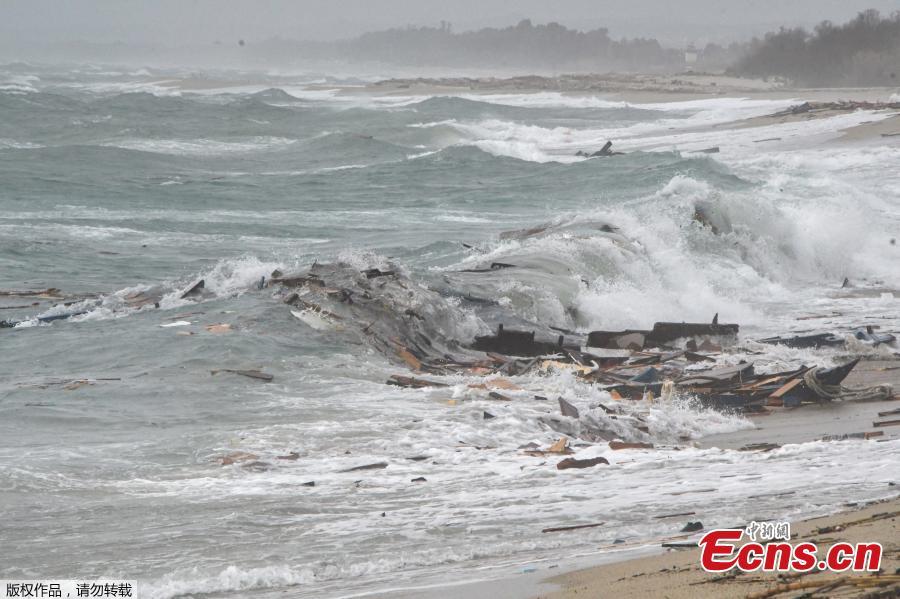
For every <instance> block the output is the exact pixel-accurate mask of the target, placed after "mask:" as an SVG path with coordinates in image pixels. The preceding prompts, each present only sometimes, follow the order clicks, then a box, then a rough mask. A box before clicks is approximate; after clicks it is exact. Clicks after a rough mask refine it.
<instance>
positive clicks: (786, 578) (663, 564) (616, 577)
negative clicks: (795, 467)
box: [535, 487, 900, 599]
mask: <svg viewBox="0 0 900 599" xmlns="http://www.w3.org/2000/svg"><path fill="white" fill-rule="evenodd" d="M894 488H896V487H891V489H894ZM898 518H900V499H897V498H896V497H895V498H894V499H890V500H887V501H875V502H873V503H872V504H870V505H865V506H852V509H848V511H846V512H842V513H839V514H835V515H833V516H827V517H824V518H813V519H810V520H805V521H802V522H794V523H792V526H791V532H792V539H791V542H792V543H795V544H796V543H799V542H801V541H811V542H814V543H816V544H817V545H818V547H819V553H820V555H822V554H824V551H825V549H826V548H828V547H830V546H832V545H833V544H835V543H837V542H841V541H844V542H850V543H862V542H873V541H877V542H879V543H881V544H882V546H883V548H884V554H883V556H884V557H883V561H882V572H881V573H878V574H835V573H828V572H813V573H810V574H806V575H801V574H799V573H790V574H782V575H777V574H774V573H738V574H734V573H730V574H725V575H721V574H710V573H708V572H705V571H704V570H703V569H702V568H701V567H700V565H699V561H700V559H699V549H670V550H667V551H666V553H663V554H661V555H655V556H651V557H644V558H640V559H635V560H630V561H627V562H619V563H615V564H608V565H604V566H600V567H597V568H592V569H588V570H580V571H577V572H572V573H568V574H564V575H562V576H558V577H555V578H552V579H550V580H549V582H551V583H554V584H558V585H560V587H561V589H560V590H558V591H554V592H549V593H540V594H538V595H536V596H535V597H536V598H540V599H566V598H572V597H637V596H644V597H668V598H670V599H677V598H693V597H711V598H712V597H721V598H725V597H735V598H737V597H741V598H749V597H759V598H761V597H797V596H798V595H799V596H810V597H896V596H897V594H898V593H900V577H898V576H897V574H896V572H897V570H898V566H900V528H898ZM804 592H805V593H809V595H804Z"/></svg>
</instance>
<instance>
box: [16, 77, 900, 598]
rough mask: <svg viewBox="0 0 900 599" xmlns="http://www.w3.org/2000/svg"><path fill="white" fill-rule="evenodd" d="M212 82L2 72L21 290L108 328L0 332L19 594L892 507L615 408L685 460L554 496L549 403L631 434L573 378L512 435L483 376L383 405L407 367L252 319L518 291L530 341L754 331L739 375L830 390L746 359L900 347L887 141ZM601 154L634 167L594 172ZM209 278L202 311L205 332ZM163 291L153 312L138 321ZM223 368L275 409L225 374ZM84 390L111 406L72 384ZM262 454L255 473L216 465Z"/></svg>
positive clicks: (464, 324) (713, 104) (636, 111)
mask: <svg viewBox="0 0 900 599" xmlns="http://www.w3.org/2000/svg"><path fill="white" fill-rule="evenodd" d="M201 75H202V74H201ZM197 77H198V74H197V73H188V72H181V71H175V70H171V71H162V70H148V69H140V70H130V69H116V68H110V67H99V66H68V67H51V66H40V65H29V64H9V65H4V66H2V67H0V289H23V288H31V289H43V288H47V287H55V288H58V289H60V290H62V291H63V292H64V293H66V294H70V295H80V294H83V295H88V296H90V297H89V298H88V299H85V300H78V299H77V298H76V299H75V300H73V301H74V302H75V303H73V304H72V305H69V306H57V307H52V304H53V302H47V301H41V302H40V303H39V304H38V305H37V306H32V305H31V302H32V301H35V300H32V299H31V298H29V299H26V300H23V301H21V302H20V301H18V298H17V299H16V300H15V301H12V300H10V301H9V302H7V303H6V304H4V305H14V304H16V305H18V304H25V306H24V307H22V308H17V309H11V310H3V313H2V314H0V319H3V320H9V321H11V322H15V323H17V325H16V326H15V328H6V329H0V358H2V359H0V578H46V579H54V578H56V579H59V578H79V579H91V578H101V577H108V578H116V579H135V580H138V582H139V584H140V586H141V589H142V592H143V593H145V595H142V596H148V597H159V598H170V597H181V596H215V597H244V596H254V597H268V596H273V597H275V596H279V597H280V596H284V593H285V592H289V593H290V594H291V595H292V596H309V597H328V596H342V595H349V594H354V593H360V592H365V591H372V590H377V589H382V588H392V587H398V586H404V585H413V584H415V583H416V581H421V580H424V579H428V580H446V581H452V580H459V579H460V578H477V577H490V576H492V575H496V573H508V572H513V571H517V570H516V569H515V568H517V567H519V566H517V565H518V564H525V563H536V564H545V565H546V564H553V563H558V561H559V560H562V559H565V558H566V557H567V556H574V555H577V554H584V553H589V552H592V551H598V550H602V549H603V548H609V547H612V546H613V543H614V542H618V541H619V540H621V541H625V542H626V543H629V544H640V543H641V542H644V541H649V540H652V539H657V538H660V537H665V536H667V535H672V534H677V532H678V530H679V528H680V526H681V525H682V524H683V522H681V521H680V520H676V521H674V522H673V521H672V520H667V519H655V518H653V516H656V515H661V514H666V513H677V512H688V511H696V512H697V513H698V514H701V513H702V519H703V523H704V525H705V526H706V527H707V528H709V527H713V526H727V525H733V524H735V523H739V522H741V521H744V520H746V519H751V518H755V519H760V518H766V517H771V518H776V517H778V518H793V517H801V516H807V515H811V514H813V513H824V512H828V511H831V510H834V509H836V508H838V507H839V506H841V505H842V504H843V503H846V502H848V501H858V500H863V499H870V498H877V497H881V496H884V495H885V494H886V493H888V489H887V482H888V481H891V480H895V479H896V475H897V470H896V460H895V457H896V456H895V454H896V443H895V442H889V443H875V442H870V443H821V442H816V443H807V444H802V445H789V446H785V447H783V448H781V449H777V450H774V451H771V452H768V453H753V452H735V451H727V450H720V449H698V448H696V447H692V445H691V443H692V441H693V440H697V439H700V438H702V437H703V436H704V435H708V434H712V433H722V432H728V431H736V430H740V429H743V428H749V427H753V426H754V425H753V423H751V422H750V421H748V420H747V419H745V418H742V417H740V416H729V415H723V414H719V413H715V412H709V411H703V410H700V409H697V408H696V407H692V406H690V405H689V404H685V403H681V402H675V403H672V404H669V405H666V404H645V403H643V402H637V403H635V404H634V405H627V406H622V409H623V410H624V411H625V415H624V416H623V417H622V418H623V419H624V420H625V421H627V420H628V415H629V414H631V413H634V414H640V415H641V417H642V418H643V419H644V421H645V422H646V423H647V426H648V428H649V433H648V434H647V438H648V439H649V440H652V441H654V442H655V443H657V445H659V446H660V447H661V449H658V450H654V451H628V452H613V451H611V450H609V448H607V447H606V446H605V445H584V446H578V447H576V450H577V457H583V458H587V457H596V456H603V457H606V458H607V459H608V460H609V461H610V462H611V464H610V466H609V467H602V468H599V467H598V468H595V469H590V470H585V471H581V470H576V471H572V470H569V471H558V470H556V468H555V467H554V461H553V460H550V459H542V458H535V457H531V456H527V455H524V453H523V452H522V450H521V449H519V448H520V447H521V446H522V445H525V444H527V443H536V444H538V445H540V446H542V447H546V446H549V445H550V444H551V443H553V442H554V441H555V440H556V439H557V438H558V436H559V434H558V433H556V432H554V431H553V430H551V429H550V428H548V427H547V426H546V425H545V424H543V421H542V417H543V416H546V415H547V414H549V413H551V412H554V413H555V406H554V405H551V404H554V403H555V402H536V401H534V400H533V399H532V398H533V396H534V395H535V394H540V395H543V396H547V397H550V398H551V399H555V398H556V397H563V398H565V399H566V400H567V401H569V402H570V403H572V404H574V405H575V406H576V407H578V408H579V410H581V411H582V412H583V413H584V414H591V415H593V416H594V417H596V418H598V419H603V418H606V420H605V421H604V422H605V423H606V424H607V425H608V426H609V427H611V428H613V429H615V427H616V426H625V425H624V424H621V423H619V424H616V422H615V421H613V420H611V419H609V418H607V417H606V415H605V413H604V412H602V411H601V410H600V409H598V407H597V406H598V404H600V403H609V402H611V401H612V400H611V398H610V397H609V395H608V394H607V393H605V392H602V391H600V390H598V389H596V388H593V387H590V386H586V385H584V384H582V383H580V382H579V381H577V380H576V379H575V378H574V377H573V376H571V374H567V373H565V372H563V373H551V374H543V375H539V374H529V375H525V376H522V377H514V378H513V381H514V382H515V383H516V384H517V385H518V386H520V387H522V389H523V390H522V391H510V392H508V394H509V395H510V396H511V397H513V398H514V401H512V402H509V403H504V404H503V405H498V403H497V402H489V401H486V400H485V399H484V395H483V394H481V395H479V394H478V393H477V392H474V391H473V390H472V389H470V388H469V387H468V385H469V384H470V383H473V382H476V381H477V379H476V377H465V376H461V375H460V376H456V377H445V380H444V382H445V383H447V384H448V385H450V386H449V387H446V388H433V389H425V390H407V389H398V388H396V387H390V386H387V385H385V384H384V381H385V380H386V379H387V377H388V376H389V375H390V374H395V373H398V372H401V373H402V372H403V370H402V369H401V368H399V367H398V366H397V365H396V364H394V363H392V362H390V361H388V359H387V358H385V357H384V356H382V355H380V354H378V353H377V352H375V351H374V350H373V349H372V348H370V347H367V346H363V345H359V344H354V343H349V342H348V340H347V339H346V338H345V337H344V336H342V335H341V334H340V331H329V330H325V331H321V330H316V329H314V328H311V327H309V326H307V325H306V324H304V323H303V322H301V321H299V320H297V319H295V318H293V317H292V316H291V314H290V311H289V309H288V308H287V307H286V306H285V305H284V304H282V303H281V301H280V298H279V297H276V296H275V294H274V290H273V289H272V288H268V287H264V288H262V289H260V288H258V285H257V283H258V282H259V281H260V279H261V278H262V277H266V278H268V277H270V275H271V273H272V272H273V271H274V270H276V269H279V270H281V271H283V272H289V271H292V270H302V269H303V268H306V267H308V266H310V265H311V264H313V263H314V262H315V261H319V262H329V261H336V260H340V261H344V262H347V263H349V264H352V265H354V266H356V267H359V268H368V267H381V266H384V265H392V267H395V268H398V269H400V270H401V271H402V272H403V273H404V274H405V275H407V276H409V277H410V278H411V279H412V280H413V281H415V282H417V283H418V284H421V285H423V286H432V285H434V284H435V283H439V282H441V281H443V280H444V277H445V275H448V274H452V273H453V272H455V271H459V270H462V269H467V268H474V267H478V266H481V265H484V264H490V263H491V262H504V263H515V264H517V265H519V266H522V268H520V269H515V271H516V272H513V271H512V270H510V272H508V273H506V272H504V273H498V274H497V276H492V275H488V276H487V277H485V279H484V282H483V283H480V284H481V285H483V291H484V292H485V293H486V294H489V296H490V297H491V298H492V299H494V300H496V301H497V303H498V304H499V305H500V306H502V307H503V308H504V309H507V310H509V312H510V313H511V314H514V315H515V316H517V317H518V318H521V319H526V320H531V321H537V322H541V323H544V324H548V325H551V326H556V327H560V328H565V329H568V330H575V331H580V332H586V331H590V330H595V329H617V328H626V327H632V328H646V327H649V326H650V325H652V323H653V322H654V321H657V320H676V321H682V320H686V321H701V322H705V321H709V320H710V319H711V318H712V317H713V315H714V314H715V313H718V314H719V320H720V322H737V323H739V324H740V325H741V326H742V346H741V349H740V350H739V351H738V353H736V354H734V355H733V356H731V357H730V358H726V359H731V360H733V361H736V360H737V359H751V360H754V361H756V362H757V367H758V369H760V370H763V371H764V370H765V369H769V370H777V369H779V368H785V367H793V366H797V365H799V364H801V363H807V364H810V363H819V364H824V365H832V364H834V363H837V362H838V361H839V358H840V352H839V351H837V350H828V351H821V352H815V353H813V352H810V351H808V350H792V349H788V348H768V347H766V346H759V345H755V344H753V342H752V339H754V338H760V337H762V336H766V335H770V334H783V333H788V332H791V331H798V332H799V331H803V330H813V329H816V328H817V327H825V328H826V329H828V330H832V329H833V330H844V331H850V330H851V329H852V327H853V326H855V325H858V324H860V323H869V324H871V323H880V324H881V325H882V327H883V328H884V329H885V330H896V327H897V325H898V306H900V304H898V299H897V298H898V297H900V295H898V294H897V293H896V292H895V291H894V290H895V289H897V286H898V285H900V267H898V266H897V265H898V258H900V247H898V246H897V245H892V243H891V238H894V237H896V236H897V235H898V226H900V145H897V144H896V143H891V142H890V141H889V140H887V138H885V139H874V140H870V141H858V142H852V143H851V142H847V141H841V140H840V137H841V135H842V133H841V130H842V129H845V128H848V127H852V126H854V125H857V124H860V123H863V122H865V121H874V120H878V119H881V118H884V116H885V115H883V114H881V113H878V112H873V111H858V112H852V113H847V114H843V115H840V116H835V117H832V118H827V119H819V120H815V121H810V122H804V123H781V124H779V123H775V124H770V125H767V126H765V127H761V128H746V127H742V126H740V125H734V124H732V123H734V122H735V121H739V120H741V119H747V118H751V117H755V116H760V115H765V114H770V113H772V112H776V111H778V110H783V109H785V108H787V107H789V106H790V105H791V104H792V103H793V102H792V101H790V100H783V101H782V100H777V101H776V100H760V99H747V98H739V97H722V98H715V99H708V100H700V101H688V102H667V103H655V104H632V103H627V102H621V101H610V100H609V99H605V98H603V97H601V96H596V95H583V94H582V95H565V94H559V93H537V94H526V93H522V94H514V93H508V92H507V93H502V94H479V95H474V94H459V95H454V96H447V95H435V94H427V93H421V94H416V93H413V92H409V93H404V94H402V95H397V94H396V93H393V94H390V93H381V94H378V93H375V92H370V91H363V90H360V89H352V88H351V89H349V90H348V89H347V84H348V83H350V84H354V85H355V84H358V83H359V81H358V80H355V79H354V80H352V81H339V80H333V79H320V78H316V77H313V76H309V75H291V76H288V75H278V76H275V75H268V76H267V75H265V74H260V73H254V74H252V76H251V74H247V73H238V72H225V73H215V74H214V75H210V78H211V79H214V80H217V81H220V82H222V81H224V83H221V84H220V85H218V86H216V85H208V86H205V88H204V89H203V90H199V91H191V89H196V86H194V87H191V86H184V85H182V84H181V83H182V82H183V81H185V80H186V79H188V78H190V79H192V80H196V78H197ZM201 78H202V76H201ZM226 83H227V84H226ZM775 138H777V139H775ZM763 139H769V140H771V141H765V142H761V141H760V140H763ZM607 140H612V141H614V147H613V149H614V150H618V151H622V152H626V154H625V155H621V156H614V157H610V158H600V159H584V158H581V157H577V156H576V155H575V154H576V152H577V151H579V150H583V151H589V152H590V151H594V150H596V149H599V147H601V146H602V145H603V144H604V143H605V142H606V141H607ZM712 146H718V147H719V148H720V152H719V153H715V154H707V153H702V152H700V150H703V149H706V148H709V147H712ZM698 208H699V209H700V210H701V211H702V212H703V214H704V215H705V218H706V220H707V225H703V224H701V223H699V222H698V221H697V219H696V218H695V214H696V212H697V210H698ZM604 226H605V229H604ZM533 227H543V232H542V233H540V234H535V235H530V236H529V235H519V236H516V235H513V236H509V235H505V236H502V235H501V234H502V233H503V232H504V231H510V230H524V229H529V228H533ZM604 230H605V231H606V232H603V233H601V231H604ZM844 277H849V278H850V279H851V281H852V282H853V284H854V287H852V288H849V289H841V282H842V280H843V279H844ZM199 279H203V280H204V281H205V290H206V294H205V295H204V296H203V297H202V298H201V299H200V300H199V301H198V300H195V299H182V298H181V294H182V293H183V291H184V290H185V289H187V288H189V287H190V286H191V285H192V284H193V283H195V282H196V281H198V280H199ZM151 288H163V289H164V290H165V292H164V294H163V297H162V299H161V301H160V302H159V304H160V305H159V308H158V309H156V308H154V307H153V306H145V307H143V308H140V309H138V308H134V307H130V306H129V303H128V302H127V301H126V298H127V297H128V296H129V295H130V294H135V293H139V292H141V291H145V290H148V289H151ZM73 312H80V314H79V315H77V316H74V317H72V318H69V319H64V320H58V321H54V322H47V323H42V322H40V321H39V320H38V317H40V316H50V315H53V314H65V313H73ZM810 315H812V316H820V318H819V319H818V320H814V321H808V320H797V318H798V317H801V318H804V317H807V316H810ZM173 322H187V323H189V324H187V325H184V326H177V327H163V326H161V325H164V324H170V323H173ZM213 324H228V325H230V327H231V330H230V331H225V332H224V333H218V334H217V333H213V332H210V331H208V330H207V329H206V327H207V326H208V325H213ZM448 326H451V327H452V331H450V333H452V335H453V336H456V337H458V338H462V340H463V341H466V340H469V339H471V337H473V336H474V335H475V334H481V333H485V332H487V330H488V327H487V326H486V325H485V323H484V322H483V321H481V320H480V318H479V316H478V313H477V311H476V310H473V309H472V308H471V307H469V306H466V305H465V304H464V303H459V304H458V305H457V309H456V312H455V316H454V322H452V323H451V324H450V325H448ZM179 333H193V334H192V335H186V334H179ZM865 351H868V352H870V353H876V354H877V352H878V351H880V350H865ZM742 352H744V353H742ZM752 352H763V353H761V354H760V353H752ZM226 368H230V369H261V370H264V371H265V372H268V373H270V374H272V375H274V380H273V381H272V382H270V383H264V382H261V381H258V380H254V379H249V378H245V377H241V376H237V375H233V374H229V373H219V374H215V375H213V374H212V371H216V370H220V369H226ZM79 379H88V380H90V381H93V384H88V385H78V384H76V385H70V387H71V388H66V385H65V384H59V383H65V382H66V381H71V380H79ZM97 379H115V380H108V381H102V380H97ZM485 411H489V412H490V413H491V414H492V415H493V416H495V418H493V419H489V420H486V419H484V412H485ZM238 452H240V453H238ZM235 454H237V455H240V454H252V455H253V456H255V457H254V458H253V459H252V463H249V462H248V461H247V460H245V461H243V462H242V461H238V462H236V463H233V464H229V465H225V466H223V465H222V464H221V459H222V458H223V457H224V456H228V455H235ZM279 456H282V458H290V459H279ZM410 458H416V459H415V460H413V459H410ZM378 462H386V463H387V464H388V466H387V467H386V468H383V469H378V470H363V471H354V472H342V471H343V470H347V469H350V468H353V467H356V466H361V465H367V464H372V463H378ZM248 463H249V466H248ZM848 464H852V465H853V467H852V468H848V467H847V466H848ZM419 477H424V478H425V479H426V480H425V481H424V482H412V480H413V479H415V478H419ZM310 482H314V483H315V485H314V486H305V485H304V483H310ZM773 493H779V495H777V496H772V494H773ZM766 494H768V497H767V498H765V499H759V498H758V497H757V498H754V497H756V496H759V495H766ZM698 517H700V516H698ZM601 521H602V522H605V524H604V526H602V527H597V528H591V529H585V530H583V531H579V532H578V533H577V534H562V535H554V534H541V532H540V531H541V529H543V528H546V527H552V526H564V525H567V524H584V523H595V522H601ZM519 569H521V568H519Z"/></svg>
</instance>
